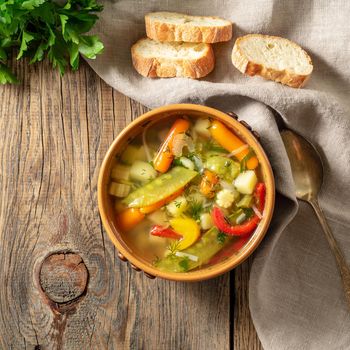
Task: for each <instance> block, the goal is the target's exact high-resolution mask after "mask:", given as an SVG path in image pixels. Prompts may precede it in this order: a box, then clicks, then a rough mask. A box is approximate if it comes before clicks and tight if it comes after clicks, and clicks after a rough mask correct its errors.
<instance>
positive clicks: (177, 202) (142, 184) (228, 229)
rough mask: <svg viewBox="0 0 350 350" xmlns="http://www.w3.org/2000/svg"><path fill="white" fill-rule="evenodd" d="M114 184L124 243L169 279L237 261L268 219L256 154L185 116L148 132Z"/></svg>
mask: <svg viewBox="0 0 350 350" xmlns="http://www.w3.org/2000/svg"><path fill="white" fill-rule="evenodd" d="M110 177H111V179H110V183H109V194H110V195H111V196H112V197H113V200H114V203H115V215H116V218H117V220H116V221H117V224H118V227H119V229H120V231H121V233H122V236H123V239H124V241H125V242H126V243H127V244H128V246H129V247H130V248H131V249H132V250H134V251H136V252H137V253H139V254H140V255H142V256H143V257H144V258H145V259H146V260H148V261H149V262H150V263H152V264H154V266H155V267H156V268H158V269H159V270H162V271H166V272H187V271H191V270H194V269H198V268H201V267H203V266H209V265H213V264H216V263H220V262H221V261H223V260H225V259H227V258H229V257H230V256H232V255H233V254H236V253H237V252H238V251H239V250H240V249H241V248H242V247H243V246H244V245H245V244H246V243H247V241H248V240H249V238H250V237H251V235H252V234H253V233H254V231H255V229H256V228H257V226H258V224H259V222H260V221H261V219H262V216H263V212H264V205H265V192H266V189H265V184H264V182H263V181H262V176H261V171H260V166H259V161H258V159H257V157H256V155H255V153H254V151H253V150H252V149H251V148H250V146H249V145H248V144H246V143H245V142H244V141H243V140H242V139H240V138H239V137H238V136H237V135H236V134H235V133H234V132H233V131H232V130H231V129H229V128H228V127H227V126H225V125H224V124H223V123H222V122H220V121H218V120H215V119H204V118H202V119H201V118H197V117H196V118H191V117H190V116H187V115H179V116H177V117H174V118H173V119H172V120H171V121H170V122H169V121H167V122H166V123H164V122H158V123H156V124H152V126H151V127H146V128H145V129H144V131H143V133H142V134H141V135H138V136H137V137H135V138H134V139H133V140H132V141H131V142H130V143H129V144H128V145H127V146H126V148H125V149H124V150H123V152H122V153H121V154H120V155H119V156H118V157H117V158H116V160H115V164H114V165H113V168H112V170H111V176H110Z"/></svg>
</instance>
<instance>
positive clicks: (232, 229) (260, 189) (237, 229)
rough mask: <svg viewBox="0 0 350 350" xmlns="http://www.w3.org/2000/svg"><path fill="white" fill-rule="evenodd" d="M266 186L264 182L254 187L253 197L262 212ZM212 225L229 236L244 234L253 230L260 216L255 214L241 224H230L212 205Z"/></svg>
mask: <svg viewBox="0 0 350 350" xmlns="http://www.w3.org/2000/svg"><path fill="white" fill-rule="evenodd" d="M265 193H266V187H265V184H264V183H262V182H261V183H258V184H257V185H256V187H255V191H254V197H255V200H256V204H257V206H258V209H259V211H260V212H261V213H262V212H263V210H264V207H265ZM211 215H212V218H213V221H214V225H215V226H216V227H217V228H218V229H219V230H220V231H222V232H224V233H226V234H227V235H231V236H245V235H248V234H249V233H251V232H253V231H254V230H255V229H256V227H257V226H258V224H259V222H260V218H259V217H258V216H257V215H256V214H255V215H253V216H252V217H251V218H250V219H248V220H247V221H246V222H244V223H243V224H241V225H230V224H229V223H228V222H227V221H226V219H225V216H224V214H223V212H222V211H221V209H219V208H218V207H214V208H213V211H212V214H211Z"/></svg>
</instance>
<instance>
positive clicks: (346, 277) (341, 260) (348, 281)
mask: <svg viewBox="0 0 350 350" xmlns="http://www.w3.org/2000/svg"><path fill="white" fill-rule="evenodd" d="M310 204H311V206H312V207H313V209H314V210H315V213H316V215H317V218H318V220H319V221H320V224H321V226H322V228H323V231H324V233H325V235H326V238H327V241H328V243H329V246H330V248H331V250H332V252H333V254H334V256H335V259H336V261H337V265H338V268H339V271H340V275H341V279H342V282H343V286H344V292H345V297H346V301H347V303H348V306H349V308H350V268H349V266H348V265H347V263H346V260H345V257H344V255H343V253H342V251H341V250H340V248H339V246H338V243H337V241H336V240H335V238H334V236H333V233H332V231H331V229H330V227H329V225H328V223H327V220H326V217H325V216H324V214H323V211H322V209H321V207H320V205H319V204H318V201H317V200H316V199H313V200H310Z"/></svg>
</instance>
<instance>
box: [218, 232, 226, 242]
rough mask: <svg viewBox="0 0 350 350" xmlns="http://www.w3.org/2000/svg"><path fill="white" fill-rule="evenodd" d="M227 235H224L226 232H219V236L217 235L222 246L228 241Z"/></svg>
mask: <svg viewBox="0 0 350 350" xmlns="http://www.w3.org/2000/svg"><path fill="white" fill-rule="evenodd" d="M226 237H227V236H226V234H225V233H224V232H222V231H219V232H218V235H217V237H216V239H217V240H218V242H219V243H220V244H224V243H225V240H226Z"/></svg>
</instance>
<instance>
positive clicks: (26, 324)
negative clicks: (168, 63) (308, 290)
mask: <svg viewBox="0 0 350 350" xmlns="http://www.w3.org/2000/svg"><path fill="white" fill-rule="evenodd" d="M13 67H14V69H15V70H16V71H17V73H18V75H19V76H20V78H21V80H22V82H21V84H20V85H18V86H0V98H1V106H0V108H1V110H0V111H1V116H0V137H1V140H2V147H1V150H0V163H1V168H0V188H1V201H0V213H1V214H0V349H152V350H158V349H220V350H221V349H222V350H224V349H237V350H238V349H239V350H241V349H242V350H243V349H244V350H246V349H248V350H260V349H262V348H261V345H260V343H259V340H258V338H257V335H256V333H255V330H254V326H253V324H252V322H251V319H250V314H249V309H248V294H247V292H248V278H249V268H250V264H251V260H249V261H248V262H246V263H244V264H243V265H242V266H241V267H239V268H237V269H236V270H235V271H234V272H232V273H231V274H226V275H224V276H221V277H219V278H217V279H214V280H211V281H208V282H203V283H193V284H185V283H173V282H168V281H163V280H160V279H156V280H149V279H147V278H145V277H144V276H143V275H142V274H138V273H137V272H135V271H133V270H132V269H130V267H128V266H127V265H125V264H123V263H122V262H120V261H119V260H118V258H117V256H116V250H115V249H114V247H113V245H112V244H111V242H110V241H109V240H108V238H107V237H106V235H105V233H104V230H103V228H102V225H101V221H100V218H99V215H98V210H97V198H96V184H97V177H98V170H99V166H100V164H101V161H102V159H103V156H104V154H105V152H106V150H107V148H108V146H109V144H110V143H111V142H112V140H113V139H114V137H115V136H116V135H117V134H118V132H119V131H120V130H121V129H122V128H123V127H124V126H125V125H126V124H128V123H129V122H130V121H131V120H132V119H133V118H135V117H137V116H138V115H140V114H141V113H142V112H144V111H145V108H144V107H142V106H141V105H139V104H138V103H136V102H134V101H132V100H130V99H128V98H127V97H125V96H123V95H121V94H120V93H118V92H117V91H114V90H113V89H111V88H110V87H109V86H107V85H106V84H105V83H104V82H103V81H101V80H100V79H99V78H98V76H97V75H96V74H95V73H94V72H93V71H92V70H91V69H90V68H89V67H88V66H87V65H86V64H82V66H81V69H80V70H79V71H78V72H77V73H75V74H73V73H68V74H66V75H65V76H64V77H63V78H60V77H59V75H58V74H57V72H53V71H52V70H51V69H50V68H49V66H48V65H47V64H46V63H44V64H39V65H35V66H28V65H27V64H26V63H25V64H23V63H21V64H19V63H17V62H13Z"/></svg>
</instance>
